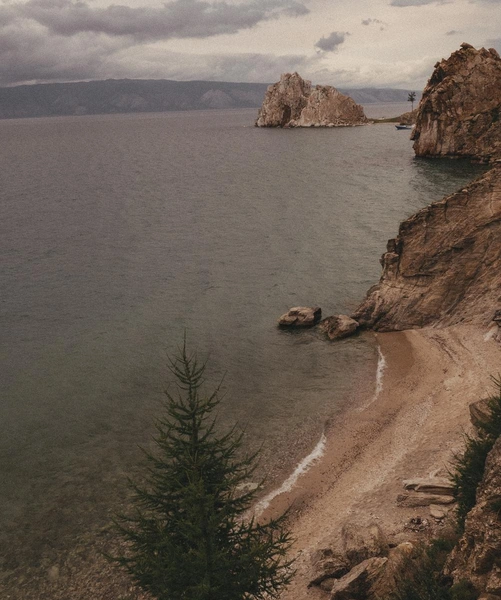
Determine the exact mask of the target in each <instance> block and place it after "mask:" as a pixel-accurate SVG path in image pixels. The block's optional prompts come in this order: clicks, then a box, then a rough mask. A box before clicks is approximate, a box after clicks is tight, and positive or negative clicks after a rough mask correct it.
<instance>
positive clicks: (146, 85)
mask: <svg viewBox="0 0 501 600" xmlns="http://www.w3.org/2000/svg"><path fill="white" fill-rule="evenodd" d="M267 88H268V84H267V83H227V82H214V81H171V80H164V79H161V80H142V79H108V80H106V81H89V82H78V83H48V84H35V85H21V86H16V87H9V88H0V119H13V118H22V117H47V116H64V115H95V114H114V113H137V112H164V111H173V110H202V109H218V108H219V109H221V108H258V107H259V106H261V103H262V101H263V98H264V95H265V93H266V90H267ZM340 91H342V93H344V94H347V95H349V96H351V97H352V98H353V99H354V100H355V102H358V103H363V104H372V103H380V102H405V101H407V94H408V91H407V90H395V89H361V90H353V89H350V90H340Z"/></svg>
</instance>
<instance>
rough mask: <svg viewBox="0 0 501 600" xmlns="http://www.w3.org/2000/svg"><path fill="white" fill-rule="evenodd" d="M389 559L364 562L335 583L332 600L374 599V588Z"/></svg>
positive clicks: (370, 559)
mask: <svg viewBox="0 0 501 600" xmlns="http://www.w3.org/2000/svg"><path fill="white" fill-rule="evenodd" d="M387 562H388V559H387V558H385V557H379V556H378V557H374V558H368V559H367V560H364V561H363V562H361V563H360V564H359V565H357V566H356V567H354V568H353V569H352V570H351V571H350V572H349V573H347V574H346V575H344V576H343V577H341V579H338V580H336V581H335V582H334V585H333V586H332V589H331V600H367V599H368V598H374V595H373V594H372V593H371V590H372V587H373V586H374V585H375V584H376V582H377V581H378V579H379V578H380V576H381V573H382V571H383V568H384V567H385V565H386V563H387Z"/></svg>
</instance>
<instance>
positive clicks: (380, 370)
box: [357, 346, 386, 412]
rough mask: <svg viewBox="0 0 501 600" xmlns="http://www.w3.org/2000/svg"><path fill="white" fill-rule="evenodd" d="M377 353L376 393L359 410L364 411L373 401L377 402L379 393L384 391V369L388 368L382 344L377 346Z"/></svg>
mask: <svg viewBox="0 0 501 600" xmlns="http://www.w3.org/2000/svg"><path fill="white" fill-rule="evenodd" d="M377 353H378V361H377V368H376V389H375V390H374V394H373V396H372V398H371V399H370V400H369V402H367V404H364V405H363V406H361V407H360V408H358V409H357V410H358V412H362V411H363V410H365V409H366V408H368V407H369V406H370V405H371V404H372V403H373V402H375V401H376V400H377V399H378V397H379V394H380V393H381V392H382V391H383V376H384V371H385V369H386V359H385V357H384V354H383V353H382V351H381V346H378V347H377Z"/></svg>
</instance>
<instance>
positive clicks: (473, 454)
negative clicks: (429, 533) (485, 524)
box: [389, 377, 501, 600]
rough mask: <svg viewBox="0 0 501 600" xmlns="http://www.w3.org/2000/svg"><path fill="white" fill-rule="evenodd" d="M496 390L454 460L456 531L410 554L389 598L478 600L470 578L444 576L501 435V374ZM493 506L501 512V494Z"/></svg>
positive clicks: (409, 599) (452, 475)
mask: <svg viewBox="0 0 501 600" xmlns="http://www.w3.org/2000/svg"><path fill="white" fill-rule="evenodd" d="M493 382H494V387H495V393H494V394H493V395H492V396H490V397H489V398H488V399H486V401H485V406H486V411H485V417H484V418H483V419H481V420H479V421H478V422H477V434H476V435H467V434H465V442H466V444H465V449H464V451H463V453H461V454H459V455H457V456H456V457H455V458H454V462H453V471H452V473H451V478H452V480H453V482H454V484H455V496H456V498H457V502H458V509H457V513H456V518H457V531H456V534H455V535H453V534H451V535H450V536H448V537H442V538H438V539H434V540H432V541H431V542H430V544H429V545H428V546H422V547H421V548H420V549H419V550H418V552H417V556H415V557H413V558H409V559H408V560H407V562H406V564H405V565H404V568H403V569H402V571H401V575H400V576H399V577H398V579H397V581H396V584H395V591H394V593H393V594H392V595H391V598H390V599H389V600H476V598H477V597H478V593H477V591H476V590H475V588H474V586H473V584H472V583H471V582H470V581H467V580H463V581H458V582H457V583H455V584H454V585H452V586H451V581H450V580H447V579H446V578H444V577H443V576H442V570H443V567H444V565H445V561H446V560H447V556H448V555H449V554H450V552H451V551H452V549H453V547H454V545H455V543H456V542H457V539H458V536H459V535H460V534H461V533H462V532H463V531H464V525H465V519H466V516H467V514H468V513H469V511H470V510H471V509H472V508H473V507H474V506H475V502H476V494H477V488H478V485H479V483H480V482H481V481H482V478H483V476H484V471H485V461H486V459H487V455H488V454H489V452H490V450H491V449H492V447H493V446H494V443H495V442H496V440H497V439H498V437H499V436H500V435H501V378H500V377H498V378H493ZM490 508H491V509H492V510H494V511H496V512H498V514H500V515H501V497H500V498H493V499H492V500H491V502H490Z"/></svg>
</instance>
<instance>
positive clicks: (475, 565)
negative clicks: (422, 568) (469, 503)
mask: <svg viewBox="0 0 501 600" xmlns="http://www.w3.org/2000/svg"><path fill="white" fill-rule="evenodd" d="M446 573H447V574H449V575H451V576H452V577H453V579H454V580H455V581H456V582H457V581H460V580H462V579H467V580H469V581H471V582H472V583H473V585H474V586H475V588H476V589H477V591H478V592H479V593H483V594H490V596H482V598H484V597H485V598H492V600H494V599H495V598H500V597H501V438H499V439H498V440H497V442H496V444H495V445H494V448H493V449H492V450H491V452H490V453H489V456H488V458H487V461H486V464H485V475H484V478H483V480H482V483H481V484H480V487H479V489H478V490H477V504H476V505H475V507H474V508H473V509H472V510H471V511H470V513H469V514H468V517H467V519H466V523H465V532H464V535H463V536H462V538H461V540H460V541H459V544H458V545H457V547H456V548H455V550H454V551H453V553H452V555H451V557H450V558H449V560H448V564H447V565H446Z"/></svg>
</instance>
